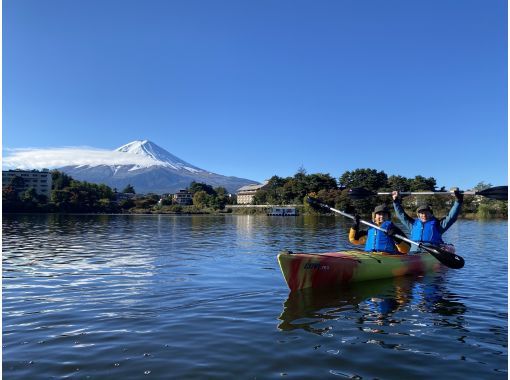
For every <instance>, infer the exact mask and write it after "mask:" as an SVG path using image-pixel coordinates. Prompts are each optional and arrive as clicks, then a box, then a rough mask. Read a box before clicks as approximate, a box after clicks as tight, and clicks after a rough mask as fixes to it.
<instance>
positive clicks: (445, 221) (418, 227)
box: [391, 189, 464, 253]
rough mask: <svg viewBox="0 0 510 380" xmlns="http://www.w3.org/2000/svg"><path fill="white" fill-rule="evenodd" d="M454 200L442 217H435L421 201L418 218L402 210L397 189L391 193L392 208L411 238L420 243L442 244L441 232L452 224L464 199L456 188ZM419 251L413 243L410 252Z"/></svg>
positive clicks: (417, 210) (417, 211)
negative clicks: (445, 214) (446, 213)
mask: <svg viewBox="0 0 510 380" xmlns="http://www.w3.org/2000/svg"><path fill="white" fill-rule="evenodd" d="M453 194H454V196H455V202H454V203H453V206H452V208H451V209H450V211H449V212H448V215H447V216H446V217H444V218H442V219H437V218H436V217H435V216H434V213H433V211H432V208H431V207H430V205H428V204H426V203H421V204H419V205H418V208H417V209H416V213H417V215H418V218H416V219H414V218H411V217H410V216H409V215H407V213H406V212H405V211H404V208H403V207H402V204H401V201H400V194H399V192H398V191H393V192H392V193H391V195H392V197H393V208H394V209H395V212H396V214H397V216H398V218H399V219H400V221H401V222H402V224H403V225H404V226H405V227H406V228H407V229H408V230H409V231H410V234H411V237H410V239H411V240H414V241H416V242H421V243H431V244H435V245H442V244H444V241H443V234H444V233H445V232H446V231H447V230H448V228H450V227H451V226H452V224H453V223H455V221H456V220H457V217H458V216H459V214H460V210H461V207H462V202H463V201H464V194H462V193H460V192H459V190H458V189H456V190H455V191H454V192H453ZM417 251H419V248H418V246H415V245H413V247H412V248H411V253H413V252H417Z"/></svg>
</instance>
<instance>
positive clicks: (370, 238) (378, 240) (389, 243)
mask: <svg viewBox="0 0 510 380" xmlns="http://www.w3.org/2000/svg"><path fill="white" fill-rule="evenodd" d="M391 225H393V223H391V222H390V221H386V222H384V223H383V224H381V226H380V227H381V228H384V229H385V230H387V229H388V228H389V227H390V226H391ZM365 251H367V252H372V251H378V252H387V253H398V251H397V249H396V248H395V241H394V240H393V239H392V238H391V237H390V236H388V235H387V234H385V233H384V232H382V231H379V230H376V229H375V228H369V229H368V231H367V241H366V243H365Z"/></svg>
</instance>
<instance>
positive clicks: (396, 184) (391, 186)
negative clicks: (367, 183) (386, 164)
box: [386, 175, 411, 191]
mask: <svg viewBox="0 0 510 380" xmlns="http://www.w3.org/2000/svg"><path fill="white" fill-rule="evenodd" d="M386 190H389V191H393V190H398V191H410V190H411V184H410V181H409V179H407V178H406V177H402V176H400V175H392V176H389V177H388V188H387V189H386Z"/></svg>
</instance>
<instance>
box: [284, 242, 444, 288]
mask: <svg viewBox="0 0 510 380" xmlns="http://www.w3.org/2000/svg"><path fill="white" fill-rule="evenodd" d="M278 263H279V264H280V269H281V270H282V273H283V277H284V278H285V281H286V282H287V285H288V286H289V289H290V290H292V291H294V290H300V289H306V288H323V287H332V286H338V285H345V284H350V283H354V282H361V281H369V280H377V279H382V278H391V277H399V276H405V275H416V274H423V273H426V272H431V271H437V270H439V269H440V268H441V267H442V265H441V264H440V263H439V261H437V259H436V258H434V256H432V255H431V254H429V253H420V254H412V255H390V254H387V253H383V252H365V251H355V250H352V251H341V252H327V253H292V252H289V251H283V252H280V253H279V254H278Z"/></svg>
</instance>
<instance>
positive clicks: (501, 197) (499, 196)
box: [475, 186, 508, 201]
mask: <svg viewBox="0 0 510 380" xmlns="http://www.w3.org/2000/svg"><path fill="white" fill-rule="evenodd" d="M475 195H481V196H483V197H487V198H490V199H496V200H498V201H506V200H507V199H508V186H496V187H489V188H488V189H485V190H481V191H477V192H476V193H475Z"/></svg>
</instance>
